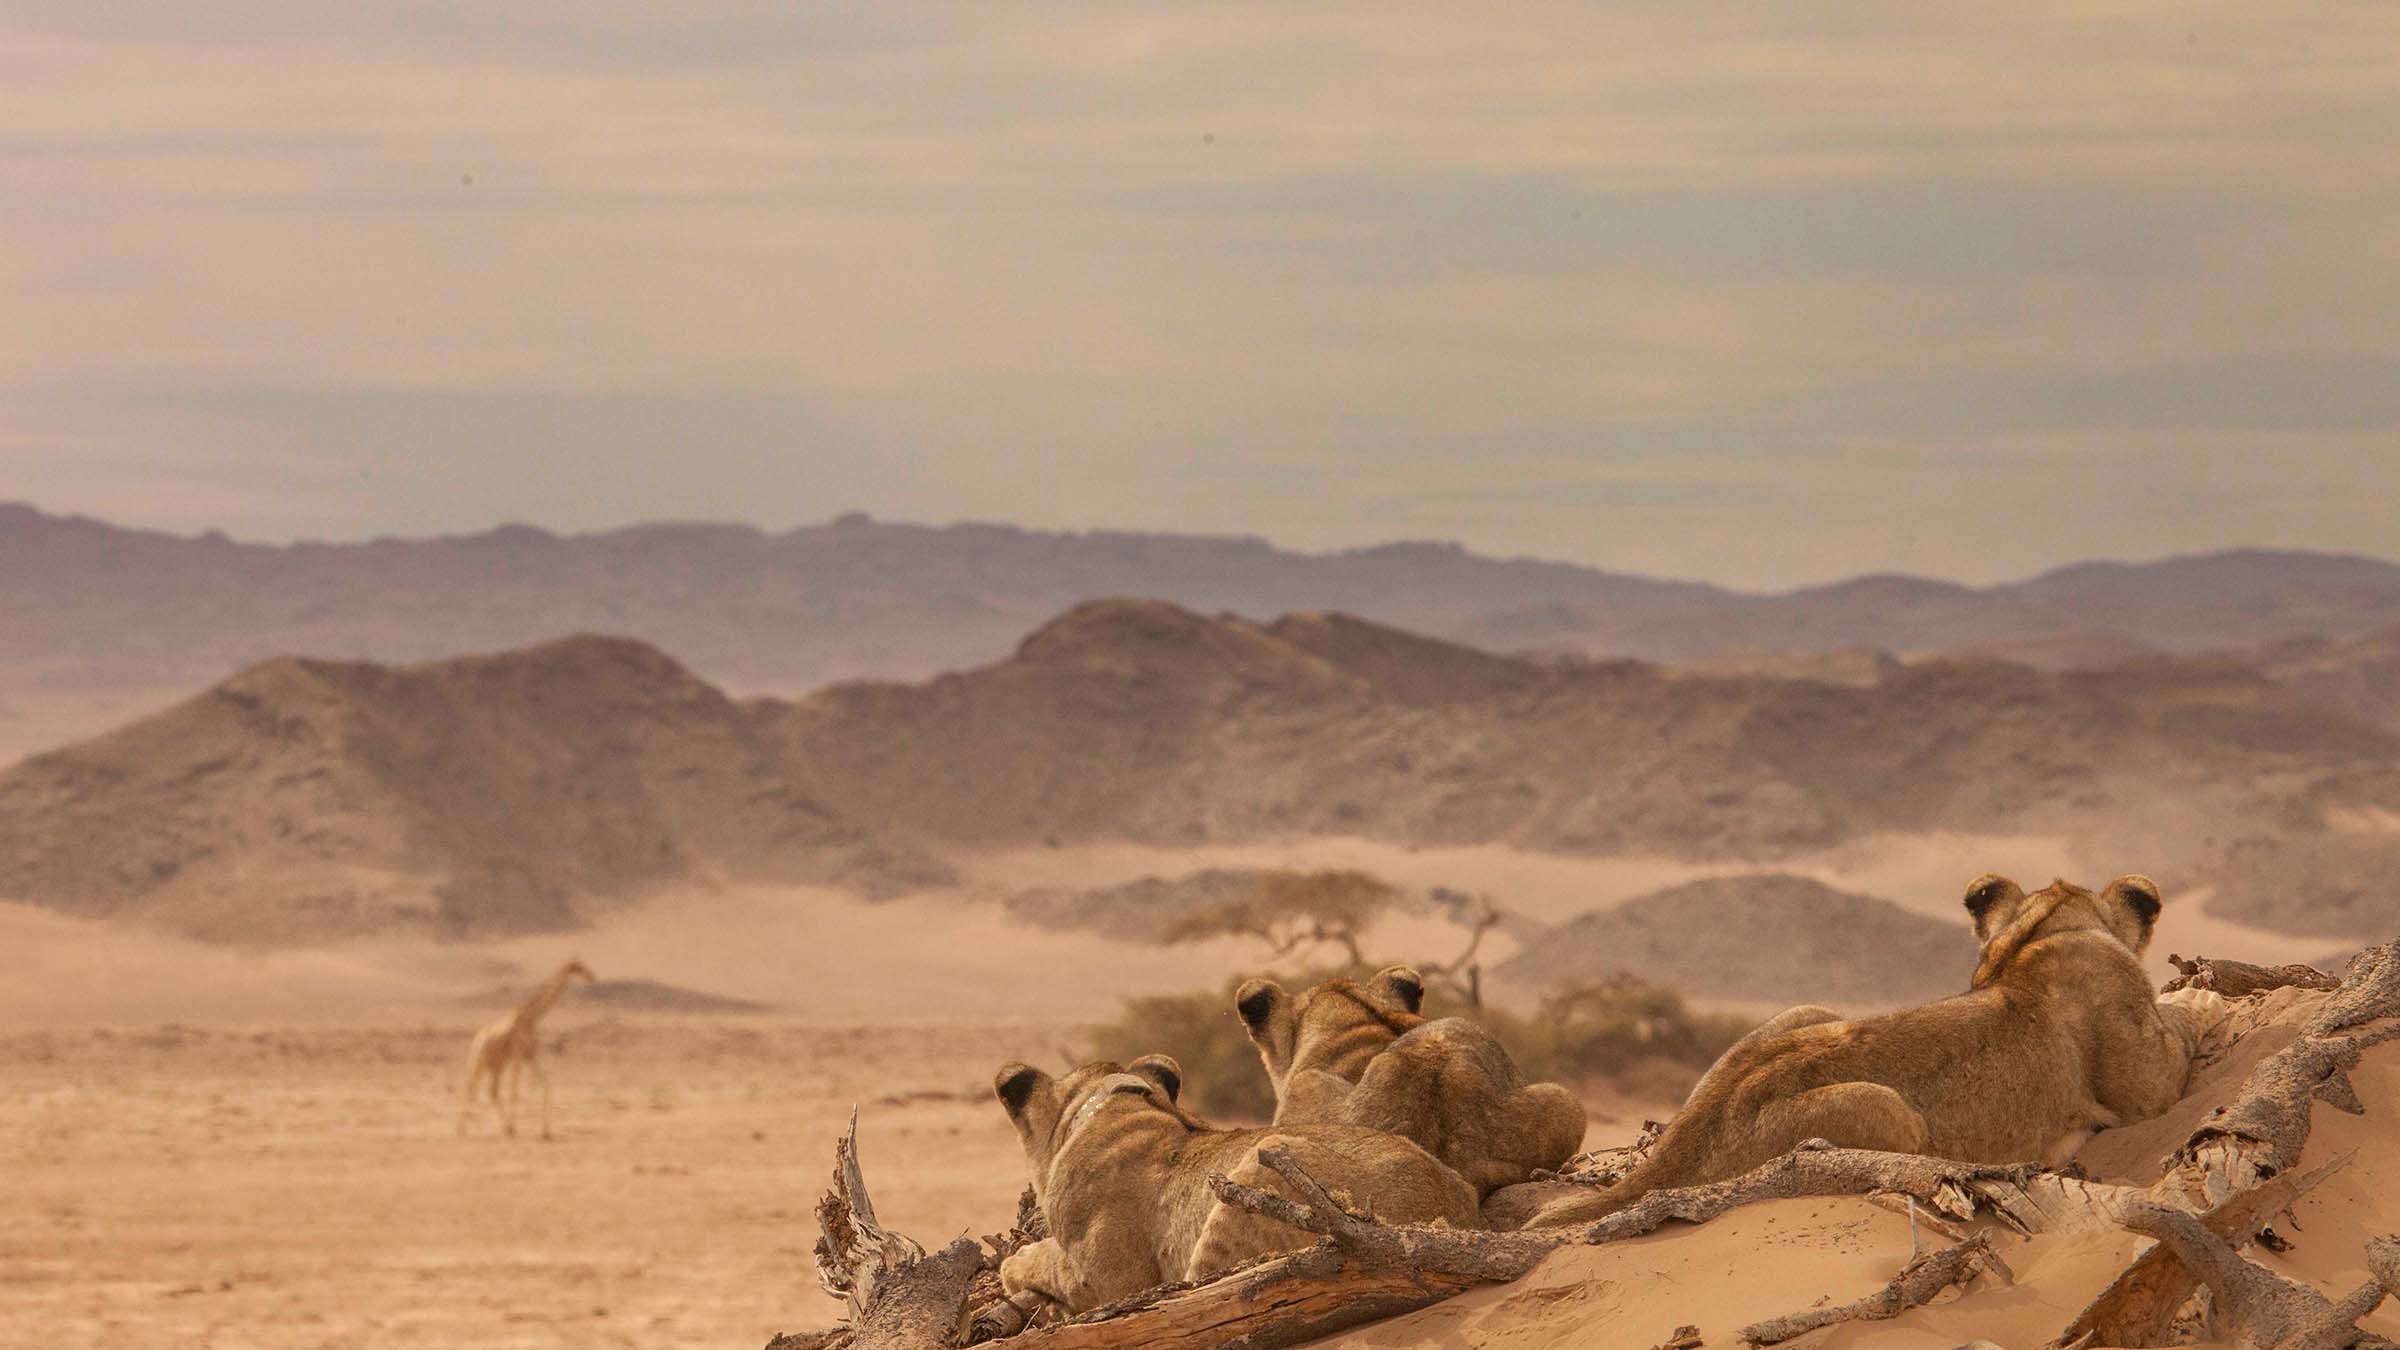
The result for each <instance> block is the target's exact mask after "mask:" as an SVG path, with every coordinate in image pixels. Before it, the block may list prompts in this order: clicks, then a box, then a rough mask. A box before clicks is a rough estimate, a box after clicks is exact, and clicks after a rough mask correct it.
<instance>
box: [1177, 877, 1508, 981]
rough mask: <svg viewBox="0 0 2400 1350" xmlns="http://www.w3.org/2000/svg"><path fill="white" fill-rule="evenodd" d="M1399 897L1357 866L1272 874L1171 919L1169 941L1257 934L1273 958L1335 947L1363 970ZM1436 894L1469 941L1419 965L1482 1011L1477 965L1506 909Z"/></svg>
mask: <svg viewBox="0 0 2400 1350" xmlns="http://www.w3.org/2000/svg"><path fill="white" fill-rule="evenodd" d="M1399 896H1400V891H1399V888H1397V887H1395V886H1393V885H1392V884H1391V883H1390V882H1387V881H1384V880H1382V879H1381V878H1379V877H1376V876H1373V875H1371V874H1369V873H1366V872H1361V871H1358V870H1356V869H1354V868H1324V869H1321V870H1318V871H1314V872H1289V871H1286V872H1269V873H1266V874H1265V875H1263V876H1261V877H1260V878H1259V879H1258V885H1257V886H1256V887H1255V888H1254V889H1252V890H1251V891H1249V892H1248V893H1247V894H1244V895H1241V896H1239V897H1236V898H1234V899H1230V900H1223V901H1219V902H1217V903H1215V904H1211V905H1206V906H1203V907H1201V908H1198V909H1195V910H1193V911H1191V912H1190V913H1188V914H1185V915H1184V916H1182V917H1181V918H1179V919H1177V920H1176V921H1175V922H1173V923H1171V924H1169V925H1168V926H1167V931H1166V934H1165V940H1166V941H1167V942H1170V943H1175V942H1201V941H1206V940H1208V939H1210V938H1220V937H1241V938H1251V939H1254V940H1256V941H1258V942H1261V943H1264V944H1265V945H1266V948H1267V958H1266V959H1268V960H1269V961H1276V960H1281V959H1282V958H1284V957H1286V956H1291V955H1293V954H1295V953H1302V954H1312V953H1314V952H1315V951H1316V950H1317V949H1319V948H1321V947H1333V948H1336V949H1338V950H1339V951H1340V952H1341V953H1342V956H1343V958H1344V960H1345V962H1346V964H1347V965H1348V967H1349V968H1351V969H1354V970H1361V971H1363V970H1367V969H1369V968H1371V966H1372V963H1371V962H1369V961H1368V960H1367V956H1366V951H1365V949H1364V946H1363V945H1362V940H1361V934H1363V933H1364V932H1365V931H1366V929H1367V927H1368V925H1370V924H1372V923H1373V922H1374V921H1375V920H1376V918H1378V917H1379V916H1381V915H1382V913H1383V911H1384V910H1385V909H1387V908H1389V907H1390V905H1391V904H1392V902H1393V901H1395V900H1397V899H1398V898H1399ZM1433 899H1434V902H1435V903H1436V904H1439V905H1441V906H1443V907H1444V908H1445V909H1447V910H1448V911H1449V913H1450V916H1451V917H1452V918H1453V919H1455V920H1457V921H1458V922H1459V923H1461V924H1464V925H1465V926H1466V928H1467V930H1468V932H1467V941H1466V945H1465V947H1464V948H1462V949H1461V950H1460V952H1459V954H1458V955H1456V956H1454V957H1452V958H1450V959H1449V960H1447V961H1422V960H1420V961H1414V962H1412V963H1411V964H1413V965H1415V966H1416V968H1417V973H1419V974H1420V975H1423V976H1424V977H1425V982H1426V985H1427V987H1428V988H1429V989H1436V990H1439V991H1441V992H1442V993H1444V994H1446V995H1447V996H1449V997H1450V998H1451V999H1453V1000H1454V1001H1456V1002H1458V1003H1461V1004H1464V1005H1465V1006H1467V1007H1469V1008H1480V1007H1482V1006H1483V968H1482V967H1481V966H1480V965H1479V964H1477V963H1476V960H1475V953H1476V952H1477V951H1478V950H1479V949H1481V947H1482V946H1483V935H1484V934H1485V933H1488V932H1490V931H1491V930H1492V929H1494V928H1496V927H1498V926H1499V924H1500V917H1501V916H1500V910H1499V907H1498V906H1496V905H1494V904H1493V903H1492V902H1491V900H1490V899H1489V898H1488V897H1485V896H1481V895H1470V894H1467V893H1466V892H1463V891H1454V890H1451V889H1449V888H1448V887H1436V888H1434V892H1433Z"/></svg>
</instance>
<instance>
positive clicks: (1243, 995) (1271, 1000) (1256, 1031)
mask: <svg viewBox="0 0 2400 1350" xmlns="http://www.w3.org/2000/svg"><path fill="white" fill-rule="evenodd" d="M1291 997H1292V996H1291V995H1289V994H1287V993H1285V992H1283V986H1282V985H1280V984H1277V983H1275V982H1274V981H1273V980H1250V981H1247V982H1245V983H1244V984H1243V985H1242V987H1241V988H1239V989H1236V990H1235V991H1234V992H1233V1010H1234V1011H1235V1012H1237V1013H1240V1014H1241V1017H1242V1025H1243V1026H1245V1027H1248V1028H1249V1029H1250V1039H1251V1040H1254V1041H1255V1040H1258V1039H1260V1038H1261V1037H1263V1036H1265V1035H1266V1033H1267V1025H1268V1023H1269V1022H1271V1021H1272V1020H1273V1019H1274V1016H1275V1010H1276V1009H1278V1008H1280V1007H1282V1006H1283V1005H1284V1004H1286V1003H1288V1002H1290V1001H1291Z"/></svg>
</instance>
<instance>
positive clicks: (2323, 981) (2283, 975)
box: [2159, 953, 2342, 998]
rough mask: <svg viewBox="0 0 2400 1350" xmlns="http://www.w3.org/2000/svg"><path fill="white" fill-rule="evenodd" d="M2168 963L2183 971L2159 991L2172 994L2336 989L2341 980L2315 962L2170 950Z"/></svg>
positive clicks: (2237, 995) (2236, 995) (2236, 994)
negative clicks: (2261, 961) (2255, 960)
mask: <svg viewBox="0 0 2400 1350" xmlns="http://www.w3.org/2000/svg"><path fill="white" fill-rule="evenodd" d="M2167 964H2169V965H2171V966H2173V967H2175V969H2176V970H2178V971H2181V972H2182V973H2181V974H2179V975H2177V976H2176V977H2175V978H2174V979H2172V980H2169V981H2167V983H2166V985H2165V987H2164V988H2162V989H2160V990H2159V992H2160V993H2162V994H2172V993H2174V992H2175V991H2176V990H2178V989H2213V990H2215V991H2216V992H2218V993H2220V994H2223V995H2224V996H2225V997H2227V998H2241V997H2244V996H2245V995H2249V994H2264V993H2267V992H2269V991H2271V990H2276V989H2282V988H2285V987H2287V986H2291V985H2298V986H2299V987H2300V988H2302V989H2339V988H2341V987H2342V982H2341V980H2340V979H2339V978H2338V977H2336V976H2332V975H2328V974H2326V973H2325V972H2324V971H2321V970H2319V969H2317V968H2316V967H2315V966H2303V965H2289V966H2254V965H2252V964H2250V963H2249V962H2247V961H2229V960H2227V959H2225V958H2224V957H2221V956H2218V957H2210V956H2195V957H2192V958H2191V959H2190V960H2188V961H2187V960H2185V959H2184V958H2183V957H2181V956H2177V955H2174V954H2172V953H2170V954H2169V955H2168V956H2167Z"/></svg>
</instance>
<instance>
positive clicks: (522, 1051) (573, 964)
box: [458, 959, 592, 1139]
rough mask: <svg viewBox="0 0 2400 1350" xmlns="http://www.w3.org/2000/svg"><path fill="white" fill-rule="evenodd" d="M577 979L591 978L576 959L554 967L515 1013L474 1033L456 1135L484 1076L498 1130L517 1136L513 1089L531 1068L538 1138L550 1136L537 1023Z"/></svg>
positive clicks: (472, 1106) (547, 1085) (589, 970)
mask: <svg viewBox="0 0 2400 1350" xmlns="http://www.w3.org/2000/svg"><path fill="white" fill-rule="evenodd" d="M578 975H580V976H582V977H583V979H584V981H585V982H586V983H589V982H590V981H591V978H592V968H591V967H590V966H587V965H585V964H584V963H583V962H582V961H581V960H579V959H578V960H571V961H569V962H567V963H566V964H565V965H563V966H560V967H559V968H558V973H557V974H556V975H553V976H551V977H550V978H549V980H548V981H546V982H545V983H544V984H543V985H542V987H541V988H539V989H537V990H535V991H534V992H533V997H531V998H529V999H526V1000H525V1001H524V1002H523V1003H520V1004H518V1005H517V1007H516V1011H514V1012H512V1013H510V1014H509V1015H508V1016H506V1017H503V1018H501V1019H500V1020H499V1021H497V1022H494V1023H492V1024H491V1025H490V1026H488V1027H485V1028H484V1029H483V1030H481V1031H478V1032H476V1033H475V1045H474V1048H473V1049H470V1050H469V1051H467V1098H466V1101H465V1102H464V1103H462V1104H461V1105H460V1106H459V1109H458V1132H459V1133H460V1134H465V1133H466V1132H467V1117H469V1116H471V1115H473V1114H474V1112H475V1089H476V1087H477V1086H478V1085H480V1084H482V1083H483V1081H484V1079H485V1078H486V1077H487V1076H488V1077H489V1078H490V1079H491V1098H492V1109H493V1110H496V1111H498V1112H499V1113H500V1124H501V1127H502V1128H504V1129H505V1130H507V1132H508V1133H510V1134H512V1135H513V1134H515V1133H516V1132H517V1085H518V1083H519V1082H520V1081H521V1080H522V1079H523V1077H524V1075H525V1072H526V1071H527V1070H531V1071H532V1073H533V1081H534V1082H536V1083H538V1084H540V1085H541V1089H542V1138H544V1139H548V1138H549V1137H550V1075H548V1074H546V1073H544V1072H542V1061H541V1051H542V1043H541V1035H540V1032H541V1022H542V1014H543V1013H546V1012H548V1011H550V1007H551V1005H552V1004H554V1003H556V1002H558V1000H559V998H560V997H561V996H562V995H564V994H565V993H566V992H567V982H568V981H569V980H572V979H574V978H575V977H576V976H578ZM504 1078H505V1079H506V1080H507V1081H508V1100H507V1101H506V1103H503V1102H502V1101H501V1099H500V1085H501V1080H502V1079H504Z"/></svg>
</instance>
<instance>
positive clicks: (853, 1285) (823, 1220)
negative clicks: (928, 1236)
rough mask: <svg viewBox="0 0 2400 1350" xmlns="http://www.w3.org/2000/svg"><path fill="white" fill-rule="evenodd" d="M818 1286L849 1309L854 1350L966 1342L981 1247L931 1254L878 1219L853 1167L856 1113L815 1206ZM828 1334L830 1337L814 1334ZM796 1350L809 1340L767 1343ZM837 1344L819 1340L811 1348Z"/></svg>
mask: <svg viewBox="0 0 2400 1350" xmlns="http://www.w3.org/2000/svg"><path fill="white" fill-rule="evenodd" d="M817 1228H818V1231H819V1232H820V1234H821V1236H820V1237H819V1238H818V1239H817V1247H816V1258H817V1280H818V1282H819V1283H820V1284H822V1285H824V1286H825V1292H826V1293H829V1294H831V1295H833V1296H834V1297H836V1298H839V1299H842V1300H844V1301H846V1302H847V1303H848V1304H849V1308H850V1321H849V1326H848V1328H847V1330H848V1332H849V1335H848V1337H847V1339H846V1340H844V1341H842V1342H839V1344H846V1345H848V1346H849V1347H851V1350H935V1348H936V1347H946V1346H955V1345H961V1344H964V1343H965V1337H966V1328H967V1286H968V1283H969V1282H970V1281H972V1280H973V1279H974V1278H975V1274H976V1272H977V1271H978V1270H979V1269H981V1268H982V1267H983V1265H984V1263H985V1262H984V1253H983V1247H982V1246H981V1245H980V1244H979V1243H977V1242H976V1241H975V1240H974V1239H973V1238H969V1237H961V1238H959V1239H958V1240H957V1241H955V1242H953V1243H951V1244H950V1245H949V1246H947V1247H945V1248H943V1249H942V1250H941V1251H939V1252H937V1253H934V1254H933V1255H931V1256H928V1255H926V1253H925V1249H924V1248H923V1247H921V1246H919V1245H917V1244H916V1243H915V1242H912V1241H910V1240H909V1239H908V1238H905V1237H903V1236H901V1235H900V1234H898V1233H894V1232H891V1231H889V1230H888V1229H886V1228H884V1226H883V1225H882V1224H880V1223H878V1222H876V1220H875V1205H874V1202H873V1201H871V1200H869V1199H868V1198H867V1183H866V1178H865V1177H864V1176H862V1175H861V1174H860V1172H859V1167H858V1111H857V1109H856V1108H852V1110H851V1112H850V1129H849V1131H848V1132H847V1133H846V1134H844V1135H843V1136H842V1138H841V1141H840V1142H839V1143H837V1144H836V1145H835V1146H834V1161H833V1187H832V1189H831V1190H828V1191H827V1192H826V1193H825V1197H824V1198H823V1199H821V1200H819V1201H818V1202H817ZM819 1334H820V1335H824V1336H830V1335H831V1333H819ZM772 1344H773V1345H775V1346H777V1347H784V1348H785V1350H801V1348H802V1346H805V1345H809V1344H810V1343H809V1342H807V1341H806V1340H800V1341H798V1342H797V1343H795V1339H794V1338H791V1337H777V1338H776V1340H775V1342H773V1343H772ZM833 1344H836V1342H833V1341H831V1340H818V1341H816V1342H814V1345H815V1346H820V1347H829V1346H831V1345H833Z"/></svg>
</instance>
